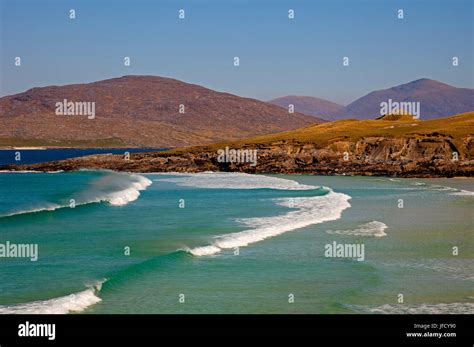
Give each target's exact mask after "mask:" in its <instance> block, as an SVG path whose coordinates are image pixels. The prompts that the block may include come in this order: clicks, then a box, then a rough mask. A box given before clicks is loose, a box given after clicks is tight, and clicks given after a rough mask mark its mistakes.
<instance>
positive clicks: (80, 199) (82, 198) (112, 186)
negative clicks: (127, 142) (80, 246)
mask: <svg viewBox="0 0 474 347" xmlns="http://www.w3.org/2000/svg"><path fill="white" fill-rule="evenodd" d="M152 183H153V182H152V181H151V180H149V179H148V178H146V177H144V176H141V175H137V174H125V173H115V172H106V173H105V174H104V176H101V177H99V178H97V179H95V180H93V181H92V182H91V183H90V186H89V187H88V188H87V189H85V190H84V191H81V192H77V193H76V194H74V195H72V196H71V198H73V199H74V200H75V206H81V205H87V204H93V203H100V202H107V203H109V204H110V205H113V206H123V205H126V204H128V203H130V202H132V201H135V200H137V199H138V197H139V196H140V191H142V190H145V189H146V188H147V187H148V186H150V185H151V184H152ZM62 208H70V205H69V204H57V203H50V202H45V203H43V204H42V205H40V206H34V207H30V208H25V209H22V210H18V211H13V212H10V213H7V214H4V215H0V217H10V216H15V215H20V214H28V213H36V212H43V211H55V210H58V209H62Z"/></svg>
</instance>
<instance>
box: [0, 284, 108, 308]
mask: <svg viewBox="0 0 474 347" xmlns="http://www.w3.org/2000/svg"><path fill="white" fill-rule="evenodd" d="M104 282H105V280H102V281H99V282H97V283H95V284H94V285H92V286H89V287H88V288H87V289H86V290H84V291H81V292H79V293H75V294H71V295H67V296H62V297H59V298H54V299H49V300H43V301H33V302H28V303H24V304H18V305H11V306H0V314H67V313H71V312H82V311H84V310H85V309H86V308H88V307H90V306H92V305H95V304H97V303H99V302H101V301H102V299H101V298H99V297H98V296H97V293H98V292H99V291H100V290H101V288H102V284H103V283H104Z"/></svg>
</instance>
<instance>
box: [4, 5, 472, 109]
mask: <svg viewBox="0 0 474 347" xmlns="http://www.w3.org/2000/svg"><path fill="white" fill-rule="evenodd" d="M0 2H1V24H0V29H1V44H0V59H1V61H0V63H1V75H0V82H1V84H0V95H9V94H14V93H18V92H22V91H25V90H27V89H29V88H32V87H39V86H46V85H62V84H70V83H83V82H92V81H97V80H102V79H106V78H112V77H118V76H123V75H131V74H133V75H136V74H137V75H141V74H143V75H158V76H167V77H173V78H177V79H180V80H183V81H186V82H190V83H196V84H200V85H203V86H206V87H208V88H211V89H215V90H219V91H227V92H230V93H233V94H237V95H241V96H248V97H253V98H258V99H263V100H268V99H271V98H275V97H278V96H283V95H310V96H317V97H321V98H325V99H329V100H332V101H335V102H339V103H343V104H347V103H349V102H351V101H353V100H354V99H356V98H358V97H360V96H362V95H364V94H366V93H368V92H370V91H372V90H375V89H382V88H387V87H391V86H394V85H398V84H402V83H406V82H409V81H412V80H415V79H418V78H423V77H426V78H432V79H436V80H439V81H442V82H445V83H448V84H452V85H455V86H459V87H469V88H472V87H473V80H474V77H473V35H474V34H473V24H472V22H473V1H472V0H409V1H397V0H345V1H343V0H306V1H297V0H293V1H283V0H281V1H279V0H273V1H271V0H253V1H250V0H227V1H225V0H220V1H214V0H192V1H190V0H187V1H185V0H153V1H152V0H134V1H131V0H129V1H123V0H115V1H112V0H110V1H105V0H90V1H89V0H82V1H79V0H76V1H67V0H55V1H52V0H49V1H46V0H43V1H40V0H30V1H26V0H25V1H22V0H15V1H12V0H0ZM70 9H75V10H76V19H75V20H70V19H69V18H68V11H69V10H70ZM179 9H184V10H185V11H186V19H185V20H179V19H178V10H179ZM288 9H294V10H295V19H293V20H289V19H288ZM398 9H403V10H404V14H405V19H403V20H399V19H397V10H398ZM16 56H20V57H21V58H22V65H21V67H15V66H14V58H15V57H16ZM125 56H129V57H130V58H131V66H129V67H125V66H124V65H123V58H124V57H125ZM234 56H238V57H239V58H240V66H239V67H238V68H236V67H234V66H233V57H234ZM344 56H348V57H349V58H350V65H349V66H348V67H343V66H342V58H343V57H344ZM453 56H457V57H459V66H457V67H453V66H452V64H451V59H452V57H453Z"/></svg>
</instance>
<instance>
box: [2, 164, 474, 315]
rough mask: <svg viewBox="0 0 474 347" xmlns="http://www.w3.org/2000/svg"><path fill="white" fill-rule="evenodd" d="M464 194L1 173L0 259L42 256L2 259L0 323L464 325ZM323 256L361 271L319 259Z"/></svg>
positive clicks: (397, 187) (469, 297)
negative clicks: (346, 316) (355, 250)
mask: <svg viewBox="0 0 474 347" xmlns="http://www.w3.org/2000/svg"><path fill="white" fill-rule="evenodd" d="M473 191H474V181H473V180H472V179H392V178H381V177H342V176H338V177H323V176H306V175H247V174H237V173H201V174H128V173H115V172H108V171H80V172H72V173H62V172H61V173H0V244H2V243H3V244H6V242H7V241H9V242H10V243H15V244H21V243H24V244H37V245H38V249H39V257H38V260H37V261H31V260H30V259H29V258H0V313H3V314H6V313H81V314H94V313H380V314H383V313H474V237H473V233H474V224H473V220H474V218H473V217H474V214H473V211H474V209H473V208H474V193H473ZM71 199H73V200H71ZM72 201H73V202H74V204H72V205H71V202H72ZM401 203H403V208H400V207H402V206H401ZM333 242H336V243H338V244H360V245H363V246H364V259H363V260H361V261H359V260H358V259H355V258H353V257H352V258H351V257H346V258H339V257H332V258H331V257H327V256H326V252H325V250H326V245H331V244H333ZM453 247H457V249H458V253H457V255H453ZM128 250H129V253H128V252H127V251H128ZM399 294H403V303H400V302H399V301H398V300H399Z"/></svg>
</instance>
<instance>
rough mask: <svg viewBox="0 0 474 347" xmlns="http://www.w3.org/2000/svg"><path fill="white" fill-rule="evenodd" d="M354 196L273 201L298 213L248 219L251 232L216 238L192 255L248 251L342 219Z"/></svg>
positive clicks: (244, 221)
mask: <svg viewBox="0 0 474 347" xmlns="http://www.w3.org/2000/svg"><path fill="white" fill-rule="evenodd" d="M349 199H350V196H349V195H346V194H342V193H335V192H333V191H330V192H329V193H328V194H326V195H323V196H313V197H298V198H279V199H273V200H274V201H275V202H276V203H277V204H280V205H284V206H287V205H288V204H290V202H291V205H292V206H293V207H294V208H295V209H296V210H295V211H290V212H287V213H286V214H283V215H280V216H274V217H263V218H248V219H242V220H241V221H242V222H243V223H244V224H246V225H247V226H252V225H253V226H254V227H253V228H251V229H248V230H244V231H241V232H237V233H231V234H226V235H221V236H217V237H215V239H214V241H213V242H212V244H211V245H208V246H205V247H196V248H193V249H190V250H189V252H190V253H191V254H193V255H195V256H205V255H213V254H216V253H219V252H220V251H221V250H223V249H231V248H236V247H245V246H248V245H250V244H253V243H256V242H259V241H263V240H265V239H267V238H270V237H274V236H277V235H281V234H283V233H285V232H288V231H292V230H296V229H300V228H304V227H307V226H309V225H313V224H318V223H323V222H327V221H332V220H336V219H339V218H340V217H341V214H342V211H344V210H345V209H346V208H348V207H350V204H349Z"/></svg>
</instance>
